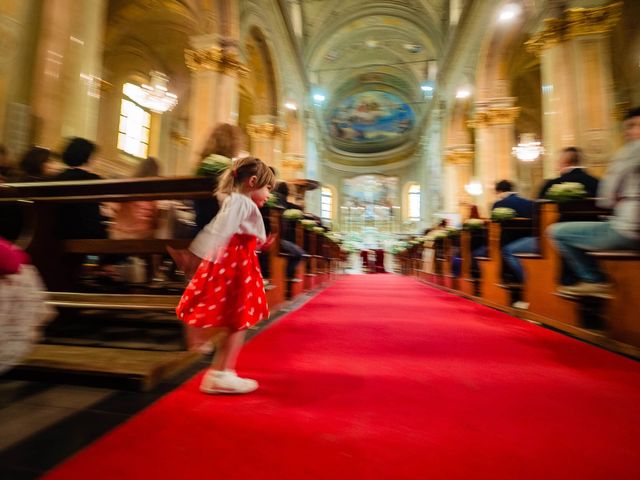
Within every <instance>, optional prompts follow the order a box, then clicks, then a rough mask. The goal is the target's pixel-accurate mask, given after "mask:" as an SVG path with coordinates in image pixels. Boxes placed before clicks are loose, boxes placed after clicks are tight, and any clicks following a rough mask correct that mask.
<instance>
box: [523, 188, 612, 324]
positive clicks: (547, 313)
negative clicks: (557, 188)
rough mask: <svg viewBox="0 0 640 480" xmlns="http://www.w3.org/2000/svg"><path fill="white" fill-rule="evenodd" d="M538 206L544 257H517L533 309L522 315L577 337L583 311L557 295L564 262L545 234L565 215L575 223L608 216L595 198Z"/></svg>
mask: <svg viewBox="0 0 640 480" xmlns="http://www.w3.org/2000/svg"><path fill="white" fill-rule="evenodd" d="M537 207H538V209H539V222H538V227H537V233H538V237H539V244H540V254H519V255H517V256H518V257H519V258H520V261H521V263H522V267H523V270H524V273H525V283H524V288H523V300H524V301H526V302H528V303H529V309H528V310H527V311H525V312H522V315H523V316H524V317H526V318H528V319H530V320H534V321H537V322H540V323H544V324H546V325H551V326H553V327H557V328H563V329H565V330H567V331H570V332H572V333H574V334H577V333H580V329H581V327H582V326H583V322H582V319H581V312H580V309H579V308H578V307H579V306H578V305H576V303H575V298H573V299H572V298H570V297H566V296H562V295H559V294H558V293H556V288H557V286H558V284H559V278H560V275H561V271H562V260H561V258H560V255H559V254H558V252H557V251H556V249H555V247H554V245H553V243H552V242H551V240H550V239H549V238H548V236H547V235H546V234H545V232H546V229H547V228H548V227H549V225H551V224H553V223H557V221H558V220H559V218H560V215H561V214H562V215H563V218H567V219H571V220H578V221H579V220H591V221H593V220H594V219H597V218H598V216H599V215H600V214H602V213H604V210H601V209H598V208H597V207H596V206H595V201H594V200H593V199H591V200H582V201H576V202H568V203H564V204H556V203H552V202H546V201H541V202H538V203H537ZM573 327H576V328H573Z"/></svg>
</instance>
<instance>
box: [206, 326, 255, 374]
mask: <svg viewBox="0 0 640 480" xmlns="http://www.w3.org/2000/svg"><path fill="white" fill-rule="evenodd" d="M246 333H247V332H246V330H239V331H235V332H227V333H226V335H225V336H224V338H223V339H221V340H220V342H219V343H218V348H217V349H216V354H215V356H214V357H213V362H211V368H212V369H213V370H218V371H225V370H234V369H235V367H236V362H237V360H238V355H239V354H240V350H242V346H243V345H244V337H245V335H246Z"/></svg>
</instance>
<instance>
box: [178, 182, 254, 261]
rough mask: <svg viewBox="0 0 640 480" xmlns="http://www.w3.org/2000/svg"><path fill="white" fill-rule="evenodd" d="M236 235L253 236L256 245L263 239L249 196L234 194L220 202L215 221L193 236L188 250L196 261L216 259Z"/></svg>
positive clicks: (252, 202)
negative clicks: (197, 258) (198, 258)
mask: <svg viewBox="0 0 640 480" xmlns="http://www.w3.org/2000/svg"><path fill="white" fill-rule="evenodd" d="M236 233H239V234H245V235H253V236H255V237H257V239H258V244H262V243H264V242H265V241H266V239H267V235H266V233H265V230H264V221H263V219H262V214H261V213H260V210H259V209H258V206H257V205H256V204H255V203H254V201H253V200H251V198H250V197H249V196H247V195H243V194H241V193H235V192H234V193H232V194H231V195H229V196H228V197H227V198H226V199H225V200H224V202H223V204H222V208H221V209H220V211H219V212H218V214H217V215H216V216H215V218H214V219H213V220H211V221H210V222H209V224H208V225H207V226H206V227H204V228H203V229H202V231H201V232H200V233H199V234H198V235H197V236H196V238H195V239H194V240H193V242H192V243H191V246H190V247H189V250H191V251H192V252H193V253H194V254H195V255H197V256H198V257H200V258H206V259H207V260H212V259H216V258H218V255H219V254H220V252H221V251H222V250H224V247H226V246H227V244H228V243H229V241H230V240H231V237H233V236H234V235H235V234H236Z"/></svg>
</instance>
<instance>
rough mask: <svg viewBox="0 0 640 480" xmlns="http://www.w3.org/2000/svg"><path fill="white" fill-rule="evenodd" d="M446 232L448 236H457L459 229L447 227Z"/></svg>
mask: <svg viewBox="0 0 640 480" xmlns="http://www.w3.org/2000/svg"><path fill="white" fill-rule="evenodd" d="M446 232H447V236H448V237H457V236H458V235H460V229H458V228H456V227H447V229H446Z"/></svg>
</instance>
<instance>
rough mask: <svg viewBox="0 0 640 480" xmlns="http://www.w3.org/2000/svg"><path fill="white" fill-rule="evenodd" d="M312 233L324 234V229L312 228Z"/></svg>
mask: <svg viewBox="0 0 640 480" xmlns="http://www.w3.org/2000/svg"><path fill="white" fill-rule="evenodd" d="M312 231H314V232H316V233H324V228H322V227H313V228H312Z"/></svg>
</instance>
